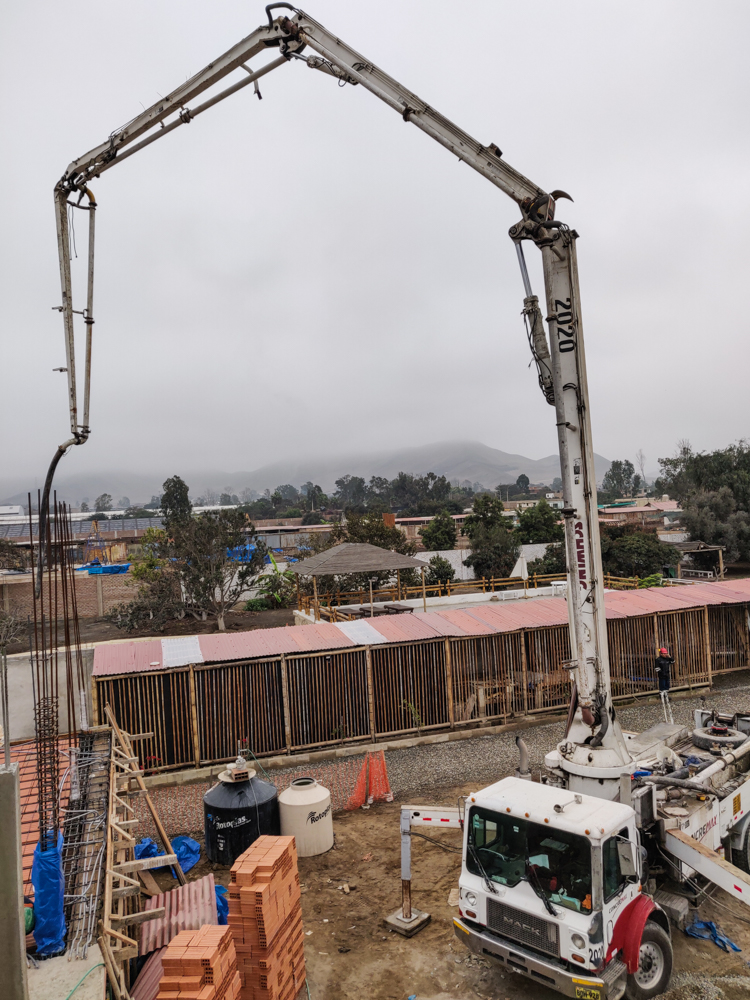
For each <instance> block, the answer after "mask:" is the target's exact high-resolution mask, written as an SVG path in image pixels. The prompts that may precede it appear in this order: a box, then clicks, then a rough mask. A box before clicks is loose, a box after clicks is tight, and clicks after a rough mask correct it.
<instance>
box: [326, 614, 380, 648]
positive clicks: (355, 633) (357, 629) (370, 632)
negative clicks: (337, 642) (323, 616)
mask: <svg viewBox="0 0 750 1000" xmlns="http://www.w3.org/2000/svg"><path fill="white" fill-rule="evenodd" d="M336 628H337V629H338V630H339V632H343V633H344V635H345V636H347V637H348V638H349V639H351V640H352V642H353V643H355V644H356V645H357V646H374V645H375V644H376V643H379V642H388V640H387V639H386V637H385V636H384V635H381V634H380V632H376V631H375V629H374V628H372V626H371V625H370V623H369V622H366V621H363V620H362V619H359V620H357V619H355V620H354V621H351V622H336Z"/></svg>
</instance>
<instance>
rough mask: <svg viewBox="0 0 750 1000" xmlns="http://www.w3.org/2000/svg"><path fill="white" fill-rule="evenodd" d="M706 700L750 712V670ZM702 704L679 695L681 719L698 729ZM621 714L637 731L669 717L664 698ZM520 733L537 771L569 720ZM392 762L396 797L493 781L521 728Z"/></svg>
mask: <svg viewBox="0 0 750 1000" xmlns="http://www.w3.org/2000/svg"><path fill="white" fill-rule="evenodd" d="M706 705H707V707H709V708H719V709H721V710H722V711H729V712H736V711H740V710H741V709H742V707H747V710H748V712H749V713H750V671H747V672H745V671H742V672H741V673H737V674H727V675H725V676H723V677H719V678H717V684H716V685H715V686H714V688H713V690H712V691H711V692H710V693H709V694H708V695H706ZM700 707H701V699H700V698H699V697H695V698H679V699H673V701H672V711H673V713H674V720H675V722H678V723H679V722H681V723H684V725H686V726H689V727H690V728H691V729H692V728H693V712H694V711H695V709H696V708H700ZM617 716H618V718H619V720H620V725H621V726H622V728H623V729H627V730H631V731H635V732H642V731H643V730H644V729H648V727H649V726H652V725H654V724H655V723H657V722H663V721H664V714H663V711H662V706H661V702H655V703H652V704H645V703H642V704H639V705H633V706H629V707H621V708H618V709H617ZM519 735H521V736H523V738H524V740H525V741H526V745H527V746H528V748H529V766H530V767H531V769H532V771H539V770H542V769H543V767H544V755H545V754H546V753H547V752H548V751H549V750H551V749H553V748H554V747H555V746H556V745H557V744H558V743H559V742H560V741H561V740H562V739H563V737H564V735H565V724H564V723H563V722H555V723H552V724H549V725H545V726H534V727H532V728H530V729H526V730H522V731H519ZM386 764H387V765H388V777H389V779H390V783H391V789H392V790H393V794H394V795H395V797H396V799H403V797H404V796H405V795H412V794H416V793H423V792H425V791H428V790H429V789H433V788H436V787H441V786H443V787H446V788H449V787H453V786H456V785H462V784H467V783H468V784H473V783H476V784H477V785H478V786H482V785H487V784H490V783H491V782H493V781H498V780H499V779H500V778H502V777H505V776H506V775H507V774H511V773H512V772H513V771H514V770H515V768H516V766H517V764H518V750H517V748H516V732H509V733H500V734H497V735H495V734H486V735H480V734H479V733H478V734H477V736H476V737H474V738H472V739H466V740H454V741H451V742H450V743H433V744H426V745H423V746H417V747H411V748H409V749H406V750H389V751H388V753H387V754H386Z"/></svg>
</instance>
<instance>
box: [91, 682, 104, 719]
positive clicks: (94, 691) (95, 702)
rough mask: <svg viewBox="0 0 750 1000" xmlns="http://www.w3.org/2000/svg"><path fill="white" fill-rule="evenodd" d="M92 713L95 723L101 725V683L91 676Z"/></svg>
mask: <svg viewBox="0 0 750 1000" xmlns="http://www.w3.org/2000/svg"><path fill="white" fill-rule="evenodd" d="M91 714H92V716H93V718H94V725H95V726H101V724H102V720H101V719H100V718H99V684H98V682H97V679H96V677H94V676H93V675H92V677H91Z"/></svg>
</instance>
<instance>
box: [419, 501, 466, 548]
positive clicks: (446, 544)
mask: <svg viewBox="0 0 750 1000" xmlns="http://www.w3.org/2000/svg"><path fill="white" fill-rule="evenodd" d="M419 534H420V535H421V536H422V543H423V544H424V547H425V548H426V549H427V551H428V552H439V551H441V550H443V551H446V550H448V549H455V547H456V538H457V535H458V532H457V530H456V522H455V521H454V520H453V518H452V517H451V516H450V514H449V513H448V511H447V510H443V511H440V513H439V514H436V515H435V516H434V517H433V519H432V520H431V521H430V522H429V523H428V524H425V526H424V527H423V528H420V529H419Z"/></svg>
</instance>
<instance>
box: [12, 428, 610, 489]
mask: <svg viewBox="0 0 750 1000" xmlns="http://www.w3.org/2000/svg"><path fill="white" fill-rule="evenodd" d="M173 464H177V463H172V464H170V463H169V459H166V460H165V465H164V469H163V471H162V472H161V473H159V474H158V475H157V474H151V475H148V474H144V473H141V472H135V471H132V472H131V471H127V470H123V469H118V470H112V471H106V470H103V471H101V472H96V473H93V472H81V473H77V472H71V473H66V469H65V463H64V462H63V463H62V464H61V466H60V469H59V472H58V475H57V476H56V477H55V488H56V489H57V495H58V498H59V499H61V500H66V501H68V502H70V503H73V504H76V505H77V504H78V502H79V501H80V500H81V499H82V498H84V497H88V498H89V501H91V500H93V499H94V498H95V497H97V496H99V494H101V493H110V494H111V495H112V497H113V499H114V501H115V502H117V500H118V499H119V498H120V497H121V496H127V497H129V498H130V500H131V501H132V502H134V503H147V502H148V501H149V500H150V499H151V497H152V496H153V495H155V494H158V493H160V492H161V484H162V483H163V481H164V480H165V479H167V478H168V477H169V476H173V475H179V476H182V478H183V479H184V480H185V481H186V482H187V484H188V486H189V487H190V493H191V496H193V497H197V496H199V495H200V494H201V493H202V492H203V491H204V490H205V489H206V488H207V487H210V488H212V489H215V490H222V489H224V487H227V486H228V487H230V488H231V489H232V491H233V492H237V491H239V490H242V489H245V488H248V489H254V490H257V491H258V492H262V491H263V490H265V489H270V490H273V489H274V488H275V487H276V486H279V485H281V484H283V483H291V484H292V485H293V486H297V487H299V486H301V485H302V483H305V482H307V481H308V480H311V481H312V482H314V483H317V484H318V485H319V486H321V487H322V488H323V490H324V491H325V492H326V493H329V492H333V490H334V488H335V485H334V484H335V482H336V480H337V479H339V478H341V476H345V475H347V474H348V475H352V476H364V478H365V479H369V478H370V476H384V477H385V478H387V479H393V478H394V477H395V476H396V475H397V474H398V473H399V472H410V473H413V474H420V473H421V474H424V473H427V472H434V473H436V474H437V475H442V476H447V478H448V479H458V480H459V481H461V482H463V481H464V480H468V481H469V482H471V483H477V482H478V483H481V484H482V485H483V486H487V487H489V488H493V489H494V487H495V486H497V485H498V483H512V482H515V481H516V479H517V478H518V476H520V475H521V473H524V474H525V475H527V476H528V477H529V479H530V480H531V482H532V483H550V482H551V481H552V480H553V479H554V478H555V476H559V475H560V461H559V458H558V456H557V455H547V456H546V457H545V458H538V459H533V458H526V457H525V456H524V455H516V454H511V453H509V452H505V451H500V450H499V449H497V448H490V447H489V446H488V445H485V444H482V443H481V442H479V441H442V442H437V443H435V444H429V445H421V446H419V447H412V448H399V449H390V450H388V451H381V452H374V453H371V454H362V453H359V454H345V453H340V454H335V455H333V456H332V455H330V454H328V455H326V456H319V457H313V456H308V457H305V458H299V459H296V460H294V461H291V460H284V461H279V462H273V463H271V464H268V465H263V466H261V467H260V468H257V469H254V470H253V471H251V472H227V471H222V470H211V469H206V468H204V469H194V470H192V471H191V470H185V469H180V468H179V467H178V468H174V467H173ZM609 466H610V462H609V460H608V459H606V458H602V456H601V455H597V456H596V478H597V481H601V478H602V476H603V475H604V473H605V472H606V471H607V469H608V468H609ZM41 485H42V481H41V477H40V479H39V481H38V482H29V483H25V482H20V481H11V480H9V479H4V480H2V481H0V496H2V497H3V499H2V500H0V503H24V502H25V501H26V494H27V492H29V490H31V491H32V493H35V492H36V489H37V487H39V486H41Z"/></svg>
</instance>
